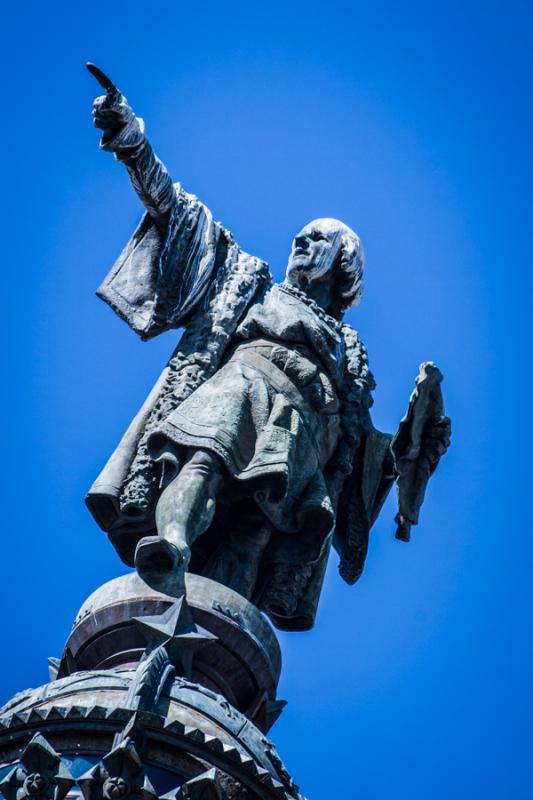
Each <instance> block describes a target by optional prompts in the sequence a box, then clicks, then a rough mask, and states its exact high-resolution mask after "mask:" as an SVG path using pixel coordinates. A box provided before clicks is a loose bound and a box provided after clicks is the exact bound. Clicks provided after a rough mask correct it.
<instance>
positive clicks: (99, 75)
mask: <svg viewBox="0 0 533 800" xmlns="http://www.w3.org/2000/svg"><path fill="white" fill-rule="evenodd" d="M85 66H86V67H87V69H88V70H89V72H90V73H91V75H92V76H93V77H94V78H96V80H97V81H98V83H99V84H100V86H101V87H102V89H105V91H106V94H107V96H108V97H109V98H111V97H116V96H117V95H119V94H120V92H119V90H118V89H117V87H116V86H115V84H114V83H113V81H112V80H111V78H108V77H107V75H106V74H105V72H102V70H101V69H100V68H99V67H97V66H96V64H92V63H91V62H90V61H87V64H86V65H85Z"/></svg>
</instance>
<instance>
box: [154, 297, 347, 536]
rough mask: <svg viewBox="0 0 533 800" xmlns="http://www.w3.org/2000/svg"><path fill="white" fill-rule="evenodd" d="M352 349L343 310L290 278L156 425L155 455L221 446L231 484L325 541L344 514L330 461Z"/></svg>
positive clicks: (277, 522)
mask: <svg viewBox="0 0 533 800" xmlns="http://www.w3.org/2000/svg"><path fill="white" fill-rule="evenodd" d="M344 351H345V348H344V340H343V338H342V336H341V334H340V330H339V324H338V323H337V322H336V320H334V319H333V318H332V317H329V316H328V315H327V314H325V313H324V312H323V311H321V309H319V308H318V306H316V304H315V303H313V302H312V301H307V302H305V300H304V299H303V298H302V296H301V293H300V292H298V291H296V292H294V291H293V290H292V289H291V287H290V286H287V285H284V284H281V285H274V286H272V287H271V288H270V290H269V291H268V292H267V293H266V295H265V297H264V298H263V299H262V301H261V302H257V303H254V304H253V305H252V306H251V307H250V309H249V310H248V312H247V313H246V315H245V317H244V319H243V321H242V322H241V323H240V325H239V326H238V328H237V331H236V334H235V345H234V347H233V349H232V350H231V352H230V353H229V354H228V357H227V359H226V361H225V363H224V364H223V366H222V367H221V368H220V370H219V371H218V372H217V373H215V375H214V376H213V377H211V378H210V379H209V380H207V381H206V382H205V383H203V384H202V385H201V386H200V387H199V388H198V389H196V391H195V392H193V393H192V394H191V395H190V396H189V397H188V398H187V399H186V400H184V402H183V403H181V404H180V405H179V406H178V407H177V408H176V409H175V410H174V411H173V412H172V413H171V414H170V416H169V417H168V418H167V419H166V420H164V422H163V423H162V424H160V425H159V426H158V427H157V428H156V429H155V431H154V432H153V434H152V436H151V438H150V443H149V446H150V450H151V453H152V455H153V457H154V458H156V459H157V460H158V461H164V462H166V463H167V465H168V464H171V465H172V464H174V465H176V466H175V468H174V472H175V471H176V468H177V465H178V464H179V460H180V452H179V450H180V448H187V447H192V448H204V449H207V450H211V451H212V452H214V453H216V454H217V455H218V456H219V457H220V458H221V459H222V461H223V463H224V465H225V467H226V469H227V472H228V473H229V477H230V479H231V481H230V492H233V493H234V494H236V495H237V496H238V495H243V496H246V495H248V496H250V495H251V494H252V495H253V497H254V500H255V503H256V504H257V506H258V507H259V508H260V509H261V511H262V512H263V513H264V514H265V515H266V517H267V518H268V520H269V521H270V522H271V523H272V524H273V526H274V527H275V528H276V530H278V531H282V532H284V533H289V534H290V533H297V532H298V531H300V530H302V529H303V528H305V529H307V531H309V530H311V531H312V536H313V538H316V542H317V548H318V549H319V542H320V543H321V542H322V541H323V537H324V536H325V535H327V534H328V533H329V531H330V529H331V528H332V526H333V524H334V519H335V514H334V508H333V504H332V502H331V499H330V497H329V494H328V490H327V488H326V482H325V479H324V473H323V470H324V468H325V466H326V464H327V463H328V461H329V460H330V458H331V456H332V454H333V452H334V450H335V448H336V446H337V444H338V441H339V436H340V402H339V397H338V392H339V391H340V390H341V389H342V383H343V379H344V364H345V352H344ZM171 474H172V467H171ZM167 475H168V473H167ZM223 491H224V490H223ZM313 549H314V548H313Z"/></svg>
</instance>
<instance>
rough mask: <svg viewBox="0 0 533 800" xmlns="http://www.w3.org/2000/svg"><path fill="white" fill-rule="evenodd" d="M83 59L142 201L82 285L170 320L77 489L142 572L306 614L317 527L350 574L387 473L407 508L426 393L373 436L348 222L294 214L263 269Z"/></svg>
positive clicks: (432, 423) (286, 614)
mask: <svg viewBox="0 0 533 800" xmlns="http://www.w3.org/2000/svg"><path fill="white" fill-rule="evenodd" d="M90 70H91V72H92V73H93V74H94V75H95V76H96V77H97V78H98V80H99V81H100V83H101V84H102V86H103V87H104V88H105V89H106V94H105V95H104V96H102V97H99V98H97V99H96V101H95V103H94V111H93V114H94V124H95V125H96V126H97V127H98V128H100V129H102V130H103V136H102V139H101V147H102V149H104V150H107V151H108V152H112V153H114V154H115V158H116V159H117V160H118V161H121V162H122V163H124V164H125V166H126V168H127V170H128V173H129V176H130V179H131V182H132V184H133V187H134V189H135V191H136V192H137V194H138V195H139V197H140V199H141V201H142V202H143V204H144V206H145V208H146V213H145V215H144V217H143V219H142V221H141V223H140V225H139V226H138V228H137V230H136V231H135V232H134V234H133V236H132V238H131V239H130V241H129V242H128V244H127V245H126V247H125V249H124V250H123V252H122V254H121V255H120V257H119V259H118V261H117V262H116V264H115V266H114V267H113V269H112V271H111V272H110V274H109V275H108V276H107V278H106V279H105V281H104V283H103V284H102V286H101V287H100V289H99V290H98V294H99V296H100V297H101V298H103V299H104V300H105V301H106V302H107V303H109V304H110V305H111V307H112V308H113V309H114V310H115V311H116V312H117V313H118V314H119V315H120V316H121V317H122V318H123V319H124V320H125V321H126V322H127V323H128V324H129V325H130V327H131V328H132V329H133V330H134V331H135V332H136V333H137V334H138V335H139V336H141V338H143V339H150V338H152V337H154V336H157V335H158V334H159V333H161V332H163V331H166V330H168V329H170V328H180V327H183V328H184V329H185V332H184V334H183V336H182V337H181V339H180V341H179V343H178V345H177V348H176V350H175V351H174V353H173V355H172V356H171V358H170V360H169V362H168V364H167V366H166V368H165V370H164V371H163V373H162V375H161V377H160V379H159V380H158V382H157V384H156V385H155V387H154V388H153V390H152V391H151V393H150V394H149V396H148V398H147V400H146V402H145V403H144V405H143V407H142V408H141V410H140V411H139V413H138V415H137V416H136V417H135V419H134V420H133V422H132V423H131V425H130V427H129V429H128V431H127V432H126V434H125V436H124V437H123V439H122V441H121V442H120V444H119V446H118V448H117V450H116V451H115V453H114V454H113V456H112V457H111V459H110V460H109V462H108V464H107V465H106V467H105V468H104V470H103V472H102V473H101V475H100V476H99V477H98V479H97V480H96V482H95V483H94V484H93V486H92V488H91V490H90V492H89V494H88V497H87V503H88V505H89V508H90V510H91V511H92V513H93V515H94V516H95V518H96V520H97V522H98V523H99V525H100V526H101V527H102V528H103V529H104V530H105V531H106V532H107V533H108V535H109V537H110V539H111V541H112V543H113V544H114V546H115V548H116V549H117V551H118V553H119V555H120V557H121V558H122V559H123V561H125V562H126V563H127V564H129V565H131V566H133V565H135V567H136V569H137V570H138V572H139V574H140V575H141V576H142V577H143V578H144V579H145V580H146V581H147V582H148V583H150V582H151V583H152V584H153V583H154V582H155V583H156V584H157V581H158V580H159V579H163V578H164V577H165V576H168V575H169V574H175V575H181V574H183V572H184V571H185V570H188V571H190V572H193V573H197V574H199V575H203V576H206V577H209V578H212V579H214V580H216V581H218V582H219V583H222V584H225V585H226V586H228V587H230V588H232V589H234V590H236V591H237V592H239V593H240V594H241V595H243V596H244V597H245V598H247V599H248V600H251V601H252V602H253V603H254V604H255V605H256V606H257V607H258V608H260V609H261V610H263V611H265V612H266V613H267V614H268V615H269V617H270V618H271V619H272V621H273V622H274V623H275V624H276V625H277V626H278V627H280V628H284V629H288V630H302V629H306V628H309V627H311V626H312V625H313V621H314V618H315V613H316V606H317V602H318V598H319V594H320V589H321V585H322V580H323V576H324V570H325V565H326V562H327V558H328V555H329V551H330V547H331V544H334V546H335V548H336V549H337V551H338V552H339V554H340V559H341V560H340V573H341V575H342V577H343V578H344V580H346V581H347V582H348V583H354V582H355V581H356V580H357V579H358V577H359V576H360V574H361V572H362V570H363V566H364V560H365V556H366V551H367V546H368V534H369V529H370V527H371V525H372V524H373V522H374V521H375V519H376V517H377V515H378V513H379V510H380V508H381V506H382V504H383V501H384V499H385V497H386V496H387V493H388V491H389V489H390V487H391V485H392V483H393V482H394V479H395V478H396V477H399V478H400V511H399V516H398V518H397V519H398V522H399V526H400V528H399V536H400V537H403V538H408V532H409V528H410V525H411V524H414V523H416V522H417V521H418V510H419V507H420V504H421V502H422V499H423V491H424V489H425V484H426V482H427V479H428V477H429V474H430V473H431V472H433V470H434V469H435V467H436V465H437V463H438V461H439V459H440V457H441V455H442V454H443V453H444V452H445V450H446V449H447V447H448V444H449V436H450V423H449V420H448V419H447V418H446V417H445V416H444V411H443V407H442V398H441V397H440V393H437V394H439V396H438V397H437V396H436V395H435V394H434V395H431V393H429V394H428V393H422V395H423V398H424V401H423V402H422V400H420V402H419V401H418V400H417V399H416V398H414V397H413V398H412V403H411V406H412V408H411V407H410V409H411V410H410V412H409V414H408V416H407V417H406V419H405V420H404V421H403V422H402V426H403V427H402V428H401V429H400V431H399V433H398V435H397V437H396V438H395V446H393V447H392V448H391V440H392V436H390V435H389V434H384V433H381V432H379V431H377V430H376V429H375V428H374V426H373V424H372V421H371V417H370V407H371V405H372V395H371V393H372V390H373V389H374V386H375V383H374V379H373V376H372V373H371V372H370V370H369V367H368V360H367V354H366V351H365V348H364V346H363V344H362V342H361V340H360V338H359V336H358V334H357V333H356V332H355V331H354V330H353V329H352V328H351V327H350V326H349V325H347V324H343V322H342V318H343V315H344V313H345V312H346V311H347V310H348V309H349V308H350V307H352V306H353V305H355V304H357V303H358V302H359V300H360V299H361V295H362V286H363V250H362V246H361V242H360V240H359V237H358V236H357V234H355V233H354V232H353V231H352V230H351V229H350V228H349V227H348V226H347V225H345V224H344V223H342V222H339V221H338V220H334V219H318V220H314V221H313V222H311V223H309V224H308V225H306V226H305V227H304V228H303V229H302V230H301V231H300V232H299V233H298V234H297V235H296V237H295V239H294V242H293V246H292V251H291V254H290V256H289V262H288V265H287V273H286V277H285V280H284V281H283V283H281V284H274V283H273V281H272V277H271V275H270V272H269V269H268V265H267V264H266V263H265V262H264V261H261V260H260V259H258V258H255V257H254V256H251V255H249V254H248V253H245V252H244V251H243V250H242V249H241V248H240V247H239V245H238V244H237V243H236V242H235V240H234V238H233V236H232V234H231V233H230V232H229V231H228V230H226V229H225V228H224V227H223V226H222V225H221V224H220V223H218V222H215V221H214V220H213V217H212V215H211V212H210V211H209V209H207V208H206V207H205V206H204V205H203V204H202V203H201V202H200V201H199V200H198V199H197V198H196V197H194V196H193V195H191V194H188V193H187V192H185V191H184V190H183V188H182V187H181V186H180V185H179V184H174V183H173V182H172V180H171V178H170V176H169V174H168V172H167V170H166V169H165V167H164V166H163V164H162V163H161V161H160V160H159V159H158V158H157V156H156V155H155V153H154V151H153V149H152V147H151V145H150V143H149V142H148V140H147V138H146V136H145V133H144V123H143V121H142V120H141V119H139V118H138V117H137V116H135V114H134V112H133V110H132V109H131V107H130V106H129V104H128V102H127V100H126V98H125V97H124V96H123V95H122V94H121V93H120V92H119V91H118V89H117V88H116V87H115V86H114V85H113V84H112V82H111V81H110V80H109V79H108V78H106V76H105V75H103V73H101V72H100V71H99V70H98V69H97V68H95V67H93V66H92V65H91V66H90ZM424 369H425V370H426V372H427V368H426V367H425V368H424ZM422 395H420V396H421V397H422ZM428 398H429V399H428ZM432 398H433V399H432ZM435 398H436V399H435ZM439 398H440V399H439ZM417 403H418V405H417ZM415 406H416V408H415ZM415 440H416V448H415V449H416V453H415V449H413V448H414V447H415V446H414V444H413V442H415ZM409 442H410V443H411V444H410V445H409ZM406 443H407V444H406ZM406 447H408V450H407V451H406V449H405V448H406ZM402 448H403V449H402ZM408 462H409V463H408ZM413 464H414V466H413ZM405 498H411V499H410V500H406V499H405ZM413 498H414V499H413ZM409 515H410V516H409Z"/></svg>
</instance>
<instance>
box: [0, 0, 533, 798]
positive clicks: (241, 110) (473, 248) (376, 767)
mask: <svg viewBox="0 0 533 800" xmlns="http://www.w3.org/2000/svg"><path fill="white" fill-rule="evenodd" d="M532 21H533V20H532V7H531V5H530V4H529V3H521V2H516V0H510V2H507V3H494V2H490V0H489V1H488V2H487V1H485V2H483V3H481V2H479V3H478V2H468V1H467V2H461V3H458V2H447V3H445V4H439V5H437V4H434V3H429V2H420V3H418V2H407V3H397V2H392V0H391V2H374V3H372V4H370V3H368V2H365V3H361V2H352V3H343V2H338V1H337V0H332V2H329V3H317V2H306V3H298V2H294V3H289V4H286V3H281V2H271V3H265V4H263V5H252V6H251V5H250V4H248V3H242V4H241V3H238V2H226V3H213V2H205V3H203V4H195V5H193V4H184V3H179V2H161V0H160V1H159V2H156V3H151V4H147V3H141V2H138V1H137V0H131V2H127V3H125V2H115V3H111V4H98V3H94V2H93V3H76V4H71V3H69V4H67V3H65V4H64V5H63V4H61V3H58V2H49V3H46V4H44V3H29V4H28V3H18V4H16V3H13V4H12V5H11V8H10V10H9V11H4V17H3V33H2V47H1V54H2V61H3V64H2V73H1V76H2V100H1V105H2V109H3V111H4V122H3V125H2V129H1V130H2V138H3V145H2V151H1V158H2V171H1V174H2V204H3V206H4V210H3V214H2V216H3V220H4V222H5V228H4V233H3V235H2V244H3V247H2V250H3V252H2V262H3V264H2V267H3V277H2V292H3V300H2V318H3V329H4V333H5V334H6V335H7V339H8V342H7V346H6V347H5V355H4V366H3V370H2V371H3V378H4V380H3V392H2V401H3V402H4V408H3V411H2V422H3V425H2V467H3V477H2V483H1V485H2V489H3V499H2V519H3V522H4V523H5V524H4V532H3V536H2V540H1V542H2V550H1V553H2V556H1V559H2V561H1V563H2V583H1V618H0V622H1V631H2V656H3V657H2V685H1V699H2V700H3V699H7V698H8V697H9V696H10V695H11V694H12V693H13V692H15V691H16V690H19V689H22V688H24V687H26V686H36V685H38V684H40V683H43V682H45V680H46V678H47V669H46V658H47V656H48V655H59V654H60V651H61V649H62V645H63V642H64V640H65V637H66V635H67V633H68V630H69V627H70V623H71V621H72V619H73V617H74V615H75V612H76V610H77V608H78V607H79V605H80V604H81V602H82V601H83V599H84V598H85V597H86V596H87V594H88V593H89V592H91V591H92V590H93V589H94V588H95V587H96V586H97V585H98V584H100V583H101V582H103V581H105V580H107V579H110V578H112V577H114V576H115V575H117V574H119V573H120V572H121V571H122V565H121V563H120V562H119V560H118V558H117V556H116V555H115V553H114V551H113V550H112V548H111V547H110V545H109V544H108V543H107V541H106V538H105V536H104V535H103V534H102V533H101V532H100V531H99V530H98V529H97V527H96V525H95V524H94V522H93V521H92V519H91V517H90V516H89V514H88V512H87V511H86V509H85V507H84V504H83V497H84V494H85V491H86V490H87V488H88V486H89V485H90V483H91V482H92V480H93V479H94V477H95V476H96V474H97V472H98V471H99V469H100V468H101V466H102V465H103V463H104V461H105V459H106V458H107V456H108V455H109V453H110V452H111V449H112V448H113V446H114V445H115V443H116V442H117V440H118V439H119V437H120V436H121V434H122V432H123V430H124V429H125V427H126V425H127V424H128V422H129V420H130V418H131V417H132V415H133V414H134V412H135V411H136V409H137V408H138V406H139V404H140V403H141V401H142V400H143V398H144V396H145V394H146V392H147V390H148V389H149V388H150V386H151V385H152V382H153V380H154V379H155V377H156V376H157V375H158V373H159V371H160V369H161V368H162V366H163V364H164V362H165V360H166V358H167V356H168V354H169V353H170V351H171V350H172V348H173V346H174V342H175V340H176V335H175V334H167V335H165V336H163V337H161V338H160V339H158V340H156V341H154V342H151V343H149V344H142V343H141V342H140V341H138V340H137V339H136V337H135V336H134V335H133V334H132V333H131V332H130V331H129V329H128V328H127V327H126V326H125V325H124V324H123V323H122V322H121V321H120V320H119V319H118V318H117V317H115V316H114V315H113V314H112V312H111V311H110V310H109V309H108V308H107V307H105V306H104V305H103V304H102V303H101V302H100V301H99V300H97V299H96V298H95V297H94V290H95V288H96V287H97V285H98V283H99V282H100V280H101V279H102V278H103V276H104V275H105V273H106V271H107V270H108V268H109V267H110V265H111V264H112V262H113V260H114V258H115V257H116V255H117V254H118V252H119V251H120V249H121V247H122V246H123V244H124V243H125V241H126V239H127V237H128V236H129V234H130V232H131V230H132V229H133V227H134V225H135V224H136V221H137V220H138V218H139V215H140V211H141V208H140V204H139V202H138V200H137V199H136V197H135V196H134V194H133V192H132V191H131V190H130V187H129V184H128V180H127V176H126V174H125V172H124V169H123V168H122V167H121V166H120V165H117V164H116V163H115V162H114V160H113V158H112V157H111V156H109V155H107V154H104V153H101V152H99V150H98V144H97V141H98V134H97V132H96V131H95V130H94V129H93V128H92V127H91V116H90V111H91V103H92V99H93V97H94V95H95V94H97V93H98V92H97V87H96V85H95V83H94V81H93V79H92V78H91V77H90V76H89V75H88V73H86V72H85V70H84V67H83V64H84V62H85V60H87V59H91V60H93V61H95V62H96V63H97V64H99V65H101V66H102V67H103V68H104V69H106V70H108V71H109V73H110V74H111V75H112V77H113V78H114V79H115V81H116V82H117V83H118V85H119V86H120V87H121V88H122V89H123V91H124V92H125V93H126V94H127V96H128V98H129V100H130V102H131V103H132V104H133V106H134V108H135V109H136V110H137V113H138V114H140V115H141V116H143V117H144V118H145V120H146V122H147V129H148V133H149V135H150V137H151V139H152V141H153V143H154V145H155V147H156V149H157V151H158V153H159V154H160V155H161V157H162V158H163V159H164V160H165V161H166V163H167V165H168V167H169V169H170V170H171V172H172V175H173V176H174V178H175V179H176V180H177V179H180V180H181V181H182V182H183V184H184V186H185V188H186V189H188V190H189V191H192V192H194V193H196V194H198V195H199V197H200V198H201V199H202V200H204V201H205V202H206V203H207V204H208V205H209V206H210V208H211V209H212V210H213V212H214V214H215V217H216V218H218V219H221V220H222V221H223V222H224V223H225V224H226V225H227V226H228V227H229V228H230V229H231V230H232V231H233V232H234V234H235V236H236V238H237V240H238V241H239V242H240V243H241V245H242V246H243V247H244V248H246V249H248V250H250V251H251V252H253V253H255V254H257V255H260V256H262V257H264V258H266V259H268V261H269V262H270V264H271V265H272V268H273V271H274V273H275V275H276V276H277V277H281V276H282V274H283V271H284V267H285V263H286V257H287V253H288V250H289V246H290V242H291V238H292V236H293V234H294V233H295V232H296V231H297V230H298V229H299V227H300V226H301V225H302V224H303V223H305V222H307V221H308V220H310V219H312V218H314V217H316V216H336V217H339V218H340V219H342V220H344V221H346V222H347V223H348V224H349V225H351V226H352V227H354V228H355V229H356V230H357V231H358V232H359V233H360V235H361V237H362V240H363V243H364V246H365V250H366V255H367V272H366V275H367V279H366V294H365V297H364V300H363V304H362V306H360V307H359V308H358V309H355V310H354V311H352V312H351V313H350V314H349V317H348V319H349V321H350V322H351V323H352V324H353V325H354V326H355V327H356V328H357V329H358V330H359V331H360V332H361V335H362V337H363V340H364V341H365V342H366V344H367V346H368V349H369V352H370V359H371V366H372V368H373V370H374V372H375V375H376V377H377V381H378V389H377V391H376V394H375V397H376V403H375V406H374V420H375V423H376V425H377V426H378V427H381V428H382V429H384V430H389V431H392V430H393V429H394V428H395V426H396V424H397V422H398V420H399V418H400V417H401V415H402V414H403V412H404V410H405V407H406V403H407V400H408V397H409V393H410V391H411V388H412V382H413V379H414V377H415V375H416V373H417V369H418V364H419V363H420V362H421V361H422V360H424V359H427V358H433V359H434V360H435V361H436V362H437V363H438V364H439V365H440V367H441V368H442V370H443V371H444V373H445V376H446V379H445V383H444V390H445V394H446V403H447V410H448V412H449V413H450V415H451V416H452V417H453V422H454V444H453V447H452V449H451V451H450V453H449V455H448V456H447V457H446V458H445V459H444V461H443V463H442V464H441V466H440V467H439V470H438V472H437V474H436V476H435V479H434V480H433V482H432V485H431V487H430V490H429V492H428V496H427V501H426V504H425V506H424V509H423V514H422V518H421V524H420V526H419V528H418V529H416V530H415V532H414V536H413V541H412V543H411V544H410V545H405V544H401V543H399V542H396V541H395V540H394V538H393V531H394V526H393V522H392V520H393V516H394V513H395V510H394V501H393V498H392V497H391V498H390V500H389V501H388V503H387V505H386V507H385V509H384V511H383V513H382V516H381V518H380V520H379V522H378V523H377V525H376V526H375V529H374V531H373V534H372V539H371V546H370V553H369V558H368V566H367V569H366V571H365V574H364V577H363V578H362V580H361V581H360V583H359V584H358V585H357V586H356V587H354V588H349V587H347V586H345V585H344V584H343V583H342V582H341V580H340V578H339V577H338V575H337V573H336V558H334V559H332V563H331V564H330V569H329V573H328V577H327V582H326V587H325V591H324V594H323V599H322V602H321V607H320V613H319V618H318V623H317V626H316V628H315V630H314V631H312V632H310V633H306V634H285V635H281V636H280V639H281V643H282V647H283V651H284V671H283V677H282V681H281V687H280V690H281V696H282V697H286V698H288V700H289V705H288V707H287V709H286V711H285V712H284V714H283V716H282V718H281V720H280V722H279V723H277V725H276V726H275V728H274V730H273V737H274V738H275V740H276V743H277V745H278V747H279V749H280V751H281V753H282V755H283V757H284V758H285V760H286V762H287V765H288V767H289V768H290V770H291V771H292V772H293V774H294V776H295V778H296V779H297V780H298V781H299V782H300V783H301V786H302V789H303V791H304V792H305V793H306V794H308V795H309V796H310V798H311V800H319V799H321V800H326V799H327V800H329V798H336V797H347V798H351V797H354V798H355V797H364V798H367V800H374V799H375V798H376V799H377V798H379V799H380V800H382V799H384V798H389V797H392V796H393V797H395V798H398V799H399V800H402V798H409V800H419V799H420V800H422V798H424V800H425V798H427V797H431V798H433V800H440V799H441V798H442V800H444V798H446V800H449V798H451V797H453V798H457V800H462V799H463V798H465V800H466V798H484V800H492V799H493V798H494V799H496V798H498V800H500V799H501V798H513V800H521V799H522V798H532V797H533V778H532V775H531V768H530V767H531V765H530V763H528V760H529V759H530V753H531V710H532V697H531V621H530V615H531V609H532V596H531V595H532V592H531V582H532V581H531V575H532V563H531V557H532V549H533V546H532V540H531V535H530V530H529V529H530V513H528V514H527V515H526V511H529V512H530V508H531V504H530V503H528V502H527V500H528V497H527V495H528V493H529V491H530V489H529V480H528V481H527V485H526V477H527V478H529V473H530V461H531V457H530V453H531V445H530V438H531V435H530V419H531V416H530V414H529V413H528V412H529V408H528V407H526V402H528V401H529V397H530V390H529V385H530V382H531V381H530V372H531V367H530V358H529V354H530V347H529V344H530V342H529V341H528V335H529V333H530V319H531V308H530V269H531V245H532V242H531V235H530V231H529V230H528V228H529V227H530V226H531V210H532V209H531V205H532V204H531V178H532V169H531V166H532V165H531V152H530V143H531V141H532V124H531V122H532V120H531V113H532V112H531V83H532V77H533V76H532V74H531V73H532V70H531V54H530V48H531V39H532V34H533V25H532Z"/></svg>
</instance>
